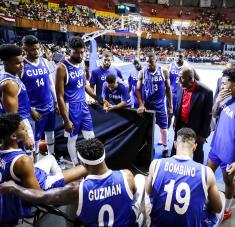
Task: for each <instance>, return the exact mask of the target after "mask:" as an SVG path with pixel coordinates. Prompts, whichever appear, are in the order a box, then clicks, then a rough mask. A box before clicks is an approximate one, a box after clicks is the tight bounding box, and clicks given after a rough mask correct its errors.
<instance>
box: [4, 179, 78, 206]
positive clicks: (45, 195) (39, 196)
mask: <svg viewBox="0 0 235 227" xmlns="http://www.w3.org/2000/svg"><path fill="white" fill-rule="evenodd" d="M78 188H79V185H78V184H74V183H71V184H67V185H66V186H65V187H63V188H54V189H51V190H48V191H42V190H41V191H40V190H37V189H29V188H25V187H22V186H19V185H17V184H15V183H14V182H13V181H8V182H4V183H3V184H0V192H1V193H13V194H15V195H17V196H19V197H21V198H22V199H24V200H25V201H27V202H29V203H31V204H41V205H49V204H50V205H68V204H78V199H79V190H78Z"/></svg>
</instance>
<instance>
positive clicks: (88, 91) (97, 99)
mask: <svg viewBox="0 0 235 227" xmlns="http://www.w3.org/2000/svg"><path fill="white" fill-rule="evenodd" d="M85 90H86V93H87V94H88V95H90V96H91V97H92V98H93V99H95V100H96V101H97V102H99V103H100V104H101V105H103V100H101V99H99V97H98V96H97V95H96V94H95V93H94V91H93V89H92V88H91V87H90V85H88V84H86V87H85Z"/></svg>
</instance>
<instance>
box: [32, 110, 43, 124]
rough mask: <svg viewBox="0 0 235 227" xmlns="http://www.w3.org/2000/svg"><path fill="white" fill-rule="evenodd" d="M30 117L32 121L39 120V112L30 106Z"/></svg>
mask: <svg viewBox="0 0 235 227" xmlns="http://www.w3.org/2000/svg"><path fill="white" fill-rule="evenodd" d="M31 117H32V118H33V120H34V121H40V120H41V114H40V113H39V112H38V111H37V110H35V109H34V108H31Z"/></svg>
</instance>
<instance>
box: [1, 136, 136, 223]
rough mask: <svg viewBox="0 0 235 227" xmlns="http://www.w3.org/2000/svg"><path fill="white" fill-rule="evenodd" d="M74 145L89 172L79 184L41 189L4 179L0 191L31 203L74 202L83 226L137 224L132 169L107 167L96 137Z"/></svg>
mask: <svg viewBox="0 0 235 227" xmlns="http://www.w3.org/2000/svg"><path fill="white" fill-rule="evenodd" d="M77 149H78V156H79V159H80V160H81V162H82V163H83V165H84V166H85V167H86V168H87V171H88V173H89V175H88V176H87V177H86V178H85V179H83V180H82V182H81V183H80V185H75V184H73V185H70V186H67V187H64V188H60V189H59V190H58V189H52V190H49V191H46V192H42V191H38V190H32V189H26V188H23V187H21V186H18V185H16V184H13V183H12V182H7V183H3V184H2V185H0V192H5V193H7V192H8V193H9V192H10V193H14V194H15V195H17V196H20V197H21V198H23V199H24V200H26V201H30V202H31V203H34V204H35V203H36V204H54V205H60V204H76V205H77V206H78V209H77V216H78V218H79V220H81V221H82V222H83V223H84V224H85V225H86V226H119V227H134V226H136V223H135V222H136V214H135V212H134V210H133V208H134V207H133V205H134V200H133V195H134V194H135V192H136V186H135V181H134V177H133V175H132V173H131V172H130V171H129V170H117V171H112V170H110V169H109V168H108V167H107V166H106V163H105V160H104V159H105V151H104V146H103V144H102V143H101V142H100V141H99V140H98V139H95V138H94V139H89V140H85V141H83V142H80V143H79V144H78V147H77Z"/></svg>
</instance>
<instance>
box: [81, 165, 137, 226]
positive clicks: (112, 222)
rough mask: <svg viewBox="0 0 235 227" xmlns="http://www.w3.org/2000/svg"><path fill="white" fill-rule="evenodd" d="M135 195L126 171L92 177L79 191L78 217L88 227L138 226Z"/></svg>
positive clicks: (110, 172)
mask: <svg viewBox="0 0 235 227" xmlns="http://www.w3.org/2000/svg"><path fill="white" fill-rule="evenodd" d="M132 204H133V194H132V192H131V191H130V189H129V186H128V182H127V179H126V176H125V173H124V171H122V170H121V171H111V170H109V171H107V172H106V173H105V174H103V175H100V176H97V175H89V176H88V177H87V178H86V179H85V180H84V181H82V182H81V184H80V188H79V205H78V211H77V215H78V217H79V219H80V220H81V221H83V222H84V223H85V224H86V225H88V226H114V227H127V226H128V227H132V226H135V220H136V216H135V213H134V211H133V210H132Z"/></svg>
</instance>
